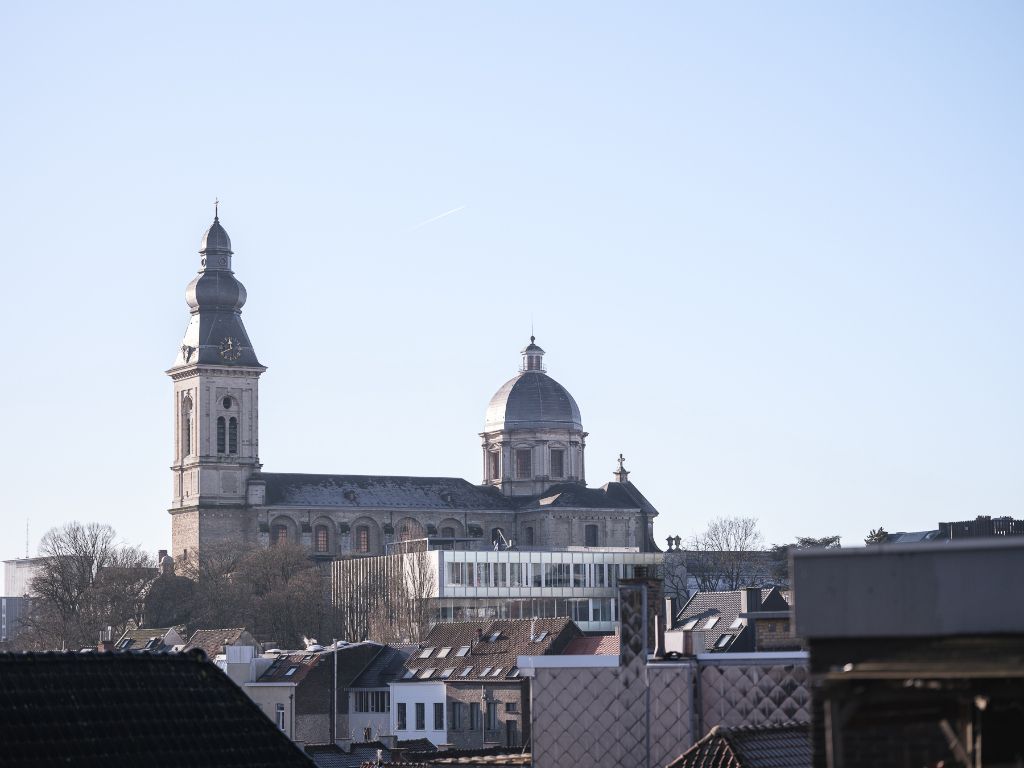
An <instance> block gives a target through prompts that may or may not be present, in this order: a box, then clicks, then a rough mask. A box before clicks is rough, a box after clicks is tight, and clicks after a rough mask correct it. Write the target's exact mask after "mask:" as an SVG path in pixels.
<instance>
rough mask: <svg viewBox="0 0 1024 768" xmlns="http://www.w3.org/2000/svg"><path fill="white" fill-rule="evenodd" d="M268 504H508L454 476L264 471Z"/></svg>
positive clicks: (502, 507)
mask: <svg viewBox="0 0 1024 768" xmlns="http://www.w3.org/2000/svg"><path fill="white" fill-rule="evenodd" d="M260 478H261V479H263V480H264V481H266V484H267V494H266V503H267V504H268V505H271V506H272V505H282V506H311V507H317V506H322V507H342V508H344V507H351V508H352V509H359V508H361V507H370V508H373V507H384V508H398V509H403V508H404V509H479V510H497V511H505V510H509V509H512V508H513V503H512V501H511V500H510V499H507V498H506V497H504V496H502V494H501V492H500V491H498V490H497V489H495V488H491V487H484V486H479V485H473V484H472V483H470V482H468V481H466V480H463V479H462V478H458V477H407V476H403V475H394V476H390V475H299V474H287V473H280V472H264V473H262V474H261V475H260Z"/></svg>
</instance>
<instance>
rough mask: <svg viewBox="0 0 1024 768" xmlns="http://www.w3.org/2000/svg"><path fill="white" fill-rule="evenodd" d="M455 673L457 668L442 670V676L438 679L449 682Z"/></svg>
mask: <svg viewBox="0 0 1024 768" xmlns="http://www.w3.org/2000/svg"><path fill="white" fill-rule="evenodd" d="M454 672H455V668H454V667H452V668H451V669H442V670H441V674H440V675H438V677H439V678H441V679H442V680H447V679H448V678H449V677H451V676H452V674H453V673H454Z"/></svg>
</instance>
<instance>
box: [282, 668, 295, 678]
mask: <svg viewBox="0 0 1024 768" xmlns="http://www.w3.org/2000/svg"><path fill="white" fill-rule="evenodd" d="M298 671H299V668H298V667H288V671H287V672H285V673H284V676H285V677H291V676H292V675H294V674H295V673H296V672H298Z"/></svg>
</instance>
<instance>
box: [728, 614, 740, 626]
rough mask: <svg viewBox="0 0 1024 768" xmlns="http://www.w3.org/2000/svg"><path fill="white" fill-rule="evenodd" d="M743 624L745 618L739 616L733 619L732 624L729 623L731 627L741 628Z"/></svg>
mask: <svg viewBox="0 0 1024 768" xmlns="http://www.w3.org/2000/svg"><path fill="white" fill-rule="evenodd" d="M742 626H743V619H741V618H740V617H739V616H737V617H736V618H735V619H733V622H732V624H730V625H729V629H739V628H740V627H742Z"/></svg>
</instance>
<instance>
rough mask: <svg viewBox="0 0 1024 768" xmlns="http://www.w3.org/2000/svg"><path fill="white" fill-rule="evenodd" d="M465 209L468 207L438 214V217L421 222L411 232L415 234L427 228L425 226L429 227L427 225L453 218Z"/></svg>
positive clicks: (461, 206) (462, 206) (460, 207)
mask: <svg viewBox="0 0 1024 768" xmlns="http://www.w3.org/2000/svg"><path fill="white" fill-rule="evenodd" d="M465 207H466V206H464V205H460V206H459V207H458V208H452V209H451V210H450V211H445V212H444V213H439V214H437V216H434V217H433V218H431V219H427V220H426V221H421V222H420V223H419V224H417V225H416V226H415V227H413V228H412V229H411V230H409V231H410V232H415V231H416V230H417V229H419V228H420V227H425V226H427V224H432V223H434V222H435V221H438V220H439V219H443V218H444V217H445V216H451V215H452V214H453V213H458V212H459V211H461V210H462V209H463V208H465Z"/></svg>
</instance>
